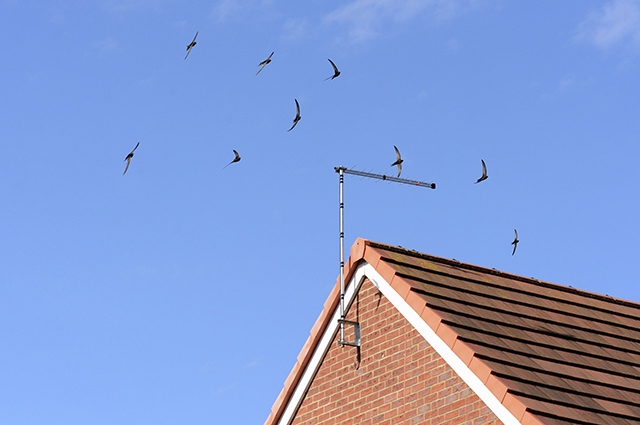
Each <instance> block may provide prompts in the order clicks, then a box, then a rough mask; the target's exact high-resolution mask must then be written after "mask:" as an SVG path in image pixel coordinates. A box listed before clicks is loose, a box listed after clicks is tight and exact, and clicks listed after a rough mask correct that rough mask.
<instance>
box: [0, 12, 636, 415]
mask: <svg viewBox="0 0 640 425" xmlns="http://www.w3.org/2000/svg"><path fill="white" fill-rule="evenodd" d="M196 31H198V32H199V35H198V39H197V45H196V46H195V47H194V48H193V50H192V52H191V54H190V56H189V58H188V59H187V60H184V55H185V48H186V45H187V44H188V43H189V42H190V41H191V39H192V38H193V36H194V34H195V33H196ZM0 36H1V39H2V40H3V48H2V52H3V58H4V59H3V61H1V62H0V76H1V78H0V117H1V121H0V123H1V125H0V140H1V141H2V143H1V144H0V147H1V153H2V158H4V161H3V165H2V166H1V167H0V196H1V199H2V206H1V209H0V214H1V215H0V217H1V220H0V341H2V343H1V345H0V423H3V424H12V425H13V424H15V425H18V424H20V425H22V424H41V423H47V424H65V425H69V424H87V423H90V424H113V423H118V424H139V423H154V424H183V423H190V424H205V423H206V424H210V423H224V424H248V423H262V422H263V421H264V420H265V418H266V417H267V416H268V414H269V410H270V408H271V405H272V403H273V401H274V400H275V398H276V396H277V395H278V393H279V392H280V390H281V388H282V385H283V383H284V380H285V378H286V377H287V375H288V373H289V371H290V369H291V367H292V366H293V364H294V362H295V358H296V356H297V354H298V352H299V350H300V348H301V347H302V345H303V343H304V341H305V340H306V338H307V336H308V334H309V330H310V329H311V326H312V325H313V323H314V321H315V319H316V317H317V315H318V314H319V312H320V310H321V309H322V305H323V303H324V301H325V299H326V297H327V295H328V294H329V291H330V290H331V288H332V286H333V285H334V284H335V279H336V277H337V275H338V254H339V251H338V247H339V245H338V176H337V174H336V173H335V172H334V170H333V169H334V167H336V166H339V165H344V166H347V167H356V168H357V169H360V170H367V171H373V172H377V173H388V174H393V173H395V169H393V168H391V167H390V164H391V163H392V162H393V161H394V160H395V154H394V150H393V146H394V145H396V146H398V148H399V149H400V151H401V152H402V156H403V158H404V164H403V166H404V169H403V174H402V176H403V177H406V178H412V179H420V180H427V181H434V182H436V183H437V185H438V187H437V189H436V190H428V189H419V188H415V187H410V186H404V185H394V184H391V183H385V182H378V181H371V180H363V179H361V178H359V177H354V176H347V177H346V183H345V202H346V211H345V217H346V222H345V225H346V242H347V248H348V247H349V246H350V245H351V244H352V243H353V241H354V240H355V238H356V237H364V238H368V239H372V240H376V241H380V242H384V243H389V244H394V245H401V246H404V247H407V248H411V249H416V250H419V251H423V252H427V253H430V254H434V255H438V256H442V257H446V258H456V259H458V260H460V261H464V262H469V263H473V264H478V265H482V266H486V267H495V268H497V269H499V270H503V271H507V272H512V273H516V274H519V275H524V276H533V277H536V278H538V279H541V280H547V281H551V282H556V283H560V284H565V285H571V286H574V287H577V288H581V289H586V290H589V291H594V292H599V293H606V294H610V295H612V296H617V297H621V298H625V299H629V300H634V301H640V290H639V289H638V285H637V278H636V277H635V265H636V264H635V263H636V261H638V248H637V243H636V241H637V240H638V239H639V237H640V225H639V222H638V217H639V216H640V206H639V204H638V200H637V197H638V193H639V192H638V187H639V184H640V168H639V167H638V157H640V147H639V146H640V143H639V142H640V119H638V112H639V111H640V96H639V94H640V79H639V78H638V75H640V2H638V1H632V0H614V1H604V2H602V1H576V0H574V1H564V2H556V1H536V2H532V1H529V2H507V1H504V0H475V1H472V0H440V1H436V0H433V1H428V0H424V1H416V0H347V1H340V2H339V1H304V2H299V1H298V2H294V1H291V2H277V1H269V0H265V1H258V0H255V1H253V0H247V1H239V0H223V1H218V2H216V1H213V2H211V1H192V2H189V3H188V4H185V2H178V1H171V0H95V1H82V0H76V1H57V0H53V1H37V0H34V1H18V0H0ZM271 52H275V53H274V56H273V58H272V62H271V63H270V64H268V65H267V66H266V68H265V69H264V70H263V71H262V72H261V73H260V75H258V76H256V75H255V73H256V72H257V70H258V63H259V62H260V61H262V60H264V59H265V58H266V57H267V56H268V55H269V54H270V53H271ZM327 58H331V59H332V60H333V61H334V62H335V63H336V65H337V66H338V67H339V68H340V70H341V72H342V74H341V75H340V76H339V77H338V78H336V79H335V80H330V81H325V78H327V77H329V76H330V75H332V72H333V71H332V69H331V66H330V64H329V62H328V61H327ZM294 99H298V101H299V102H300V107H301V115H302V120H301V121H300V122H299V123H298V125H297V126H296V128H294V129H293V130H292V131H291V132H287V130H288V129H289V127H290V126H291V124H292V121H293V118H294V116H295V103H294ZM138 142H140V146H139V148H138V149H137V150H136V152H135V156H134V158H133V159H132V161H131V166H130V168H129V170H128V171H127V174H126V175H124V176H123V175H122V172H123V170H124V165H125V163H124V162H123V159H124V158H125V156H126V155H127V153H129V152H130V151H131V149H133V147H134V146H135V145H136V143H138ZM233 149H235V150H237V151H238V152H239V153H240V155H241V156H242V160H241V161H240V162H239V163H236V164H231V165H230V166H229V167H227V168H226V169H224V170H223V169H222V168H223V167H224V166H225V165H226V164H227V163H228V162H229V161H231V160H232V159H233V152H232V150H233ZM481 159H484V160H485V161H486V163H487V167H488V174H489V178H488V180H486V181H484V182H482V183H481V184H477V185H476V184H474V182H475V181H476V179H477V178H478V177H480V173H481V168H480V160H481ZM514 228H517V229H518V232H519V235H520V241H521V242H520V245H519V247H518V251H517V252H516V255H514V256H511V245H510V242H511V240H512V239H513V229H514Z"/></svg>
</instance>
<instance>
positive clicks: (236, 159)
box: [222, 149, 241, 170]
mask: <svg viewBox="0 0 640 425" xmlns="http://www.w3.org/2000/svg"><path fill="white" fill-rule="evenodd" d="M233 153H234V154H235V155H236V157H235V158H233V161H231V162H230V163H228V164H227V165H225V166H224V167H222V169H223V170H224V169H225V168H227V167H228V166H229V165H231V164H233V163H234V162H238V161H240V159H241V158H240V154H239V153H238V151H237V150H235V149H233Z"/></svg>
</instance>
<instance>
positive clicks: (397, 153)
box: [393, 146, 402, 161]
mask: <svg viewBox="0 0 640 425" xmlns="http://www.w3.org/2000/svg"><path fill="white" fill-rule="evenodd" d="M393 149H395V150H396V159H397V160H398V161H399V160H401V159H402V157H400V151H399V150H398V148H397V147H395V146H394V147H393Z"/></svg>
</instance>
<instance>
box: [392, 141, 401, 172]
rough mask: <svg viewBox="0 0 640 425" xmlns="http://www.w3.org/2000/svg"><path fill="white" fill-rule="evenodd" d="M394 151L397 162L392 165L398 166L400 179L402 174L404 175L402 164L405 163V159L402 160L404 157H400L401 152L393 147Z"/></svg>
mask: <svg viewBox="0 0 640 425" xmlns="http://www.w3.org/2000/svg"><path fill="white" fill-rule="evenodd" d="M393 149H395V150H396V162H394V163H393V164H391V166H392V167H393V166H395V165H397V166H398V177H400V173H402V163H403V162H404V159H402V157H400V151H399V150H398V148H397V147H395V146H394V147H393Z"/></svg>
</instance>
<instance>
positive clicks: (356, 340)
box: [338, 319, 360, 347]
mask: <svg viewBox="0 0 640 425" xmlns="http://www.w3.org/2000/svg"><path fill="white" fill-rule="evenodd" d="M338 323H340V327H341V328H343V329H344V325H350V326H353V341H347V340H345V339H344V332H343V334H342V335H340V342H339V344H340V346H343V345H349V346H351V347H360V323H359V322H353V321H351V320H344V319H338Z"/></svg>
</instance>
